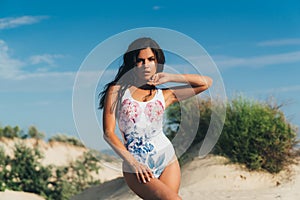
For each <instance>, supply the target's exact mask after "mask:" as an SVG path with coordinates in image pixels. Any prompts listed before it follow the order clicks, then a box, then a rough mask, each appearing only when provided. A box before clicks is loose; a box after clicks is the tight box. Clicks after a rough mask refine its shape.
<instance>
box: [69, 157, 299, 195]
mask: <svg viewBox="0 0 300 200" xmlns="http://www.w3.org/2000/svg"><path fill="white" fill-rule="evenodd" d="M226 163H227V160H226V159H225V158H223V157H218V156H208V157H207V158H205V159H194V160H193V161H191V162H189V163H188V164H186V165H185V166H183V167H182V182H181V187H180V196H181V197H182V198H183V199H185V200H190V199H208V200H210V199H211V200H216V199H220V200H222V199H232V200H238V199H239V200H240V199H247V200H252V199H262V200H271V199H274V200H275V199H276V200H278V199H284V200H297V199H299V198H300V165H292V166H290V168H289V169H287V170H284V171H282V172H281V173H279V174H276V175H272V174H270V173H267V172H249V171H248V170H246V169H245V168H243V167H241V166H240V165H234V164H226ZM85 199H87V200H100V199H107V200H112V199H118V200H127V199H132V200H138V199H140V198H138V197H137V196H136V195H135V194H133V192H131V191H130V190H129V188H128V187H127V186H126V184H125V182H124V180H123V179H122V178H118V179H115V180H112V181H109V182H106V183H104V184H102V185H100V186H96V187H92V188H89V189H87V190H85V191H84V192H82V193H81V194H79V195H77V196H75V197H73V198H72V200H85Z"/></svg>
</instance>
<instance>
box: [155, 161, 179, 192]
mask: <svg viewBox="0 0 300 200" xmlns="http://www.w3.org/2000/svg"><path fill="white" fill-rule="evenodd" d="M159 180H161V181H162V182H163V183H164V184H166V185H167V186H168V187H169V188H170V189H172V190H173V191H174V192H175V193H178V191H179V186H180V180H181V173H180V166H179V163H178V160H177V159H176V160H174V161H172V162H171V163H170V164H169V165H168V166H167V167H166V168H165V170H164V171H163V173H162V174H161V175H160V177H159Z"/></svg>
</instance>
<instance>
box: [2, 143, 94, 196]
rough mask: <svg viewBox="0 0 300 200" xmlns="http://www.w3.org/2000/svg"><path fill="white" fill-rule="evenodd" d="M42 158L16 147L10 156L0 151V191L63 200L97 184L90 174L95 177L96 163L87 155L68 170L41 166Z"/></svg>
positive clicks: (21, 145) (64, 167)
mask: <svg viewBox="0 0 300 200" xmlns="http://www.w3.org/2000/svg"><path fill="white" fill-rule="evenodd" d="M42 158H43V155H42V154H41V153H40V151H39V150H38V149H37V148H35V149H32V148H30V147H26V146H25V145H23V144H16V145H15V150H14V155H13V156H12V157H9V156H6V155H5V153H4V151H3V150H2V149H0V191H4V190H5V189H9V190H14V191H24V192H31V193H35V194H38V195H41V196H43V197H45V198H46V199H47V200H57V199H59V200H67V199H70V197H72V196H74V195H76V194H78V193H79V192H81V191H82V190H84V189H85V188H87V187H89V186H92V185H95V184H99V183H100V182H99V181H98V180H94V179H93V176H92V173H98V171H99V169H100V167H99V162H98V159H96V158H95V157H94V156H93V154H92V153H91V152H86V153H85V154H84V155H83V157H82V158H79V159H78V160H76V161H75V162H72V163H70V164H69V165H68V166H63V167H55V166H43V165H42V164H41V159H42Z"/></svg>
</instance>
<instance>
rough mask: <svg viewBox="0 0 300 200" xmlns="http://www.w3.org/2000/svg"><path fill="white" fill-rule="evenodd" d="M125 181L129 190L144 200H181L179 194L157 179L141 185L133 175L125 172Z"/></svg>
mask: <svg viewBox="0 0 300 200" xmlns="http://www.w3.org/2000/svg"><path fill="white" fill-rule="evenodd" d="M123 175H124V178H125V181H126V183H127V185H128V186H129V188H130V189H131V190H132V191H133V192H135V193H136V194H137V195H138V196H139V197H141V198H142V199H149V200H150V199H162V200H177V199H181V198H180V197H179V196H178V195H177V193H175V192H174V191H173V190H172V189H170V188H169V187H168V186H167V185H166V184H164V183H163V182H162V181H160V180H159V179H157V178H152V179H151V180H150V181H149V182H147V183H140V182H139V181H138V180H137V177H136V175H135V174H133V173H128V172H123Z"/></svg>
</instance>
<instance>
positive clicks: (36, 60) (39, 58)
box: [29, 54, 64, 66]
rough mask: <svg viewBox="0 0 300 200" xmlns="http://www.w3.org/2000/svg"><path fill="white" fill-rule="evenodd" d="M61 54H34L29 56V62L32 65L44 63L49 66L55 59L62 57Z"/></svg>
mask: <svg viewBox="0 0 300 200" xmlns="http://www.w3.org/2000/svg"><path fill="white" fill-rule="evenodd" d="M63 57H64V56H63V55H60V54H54V55H51V54H43V55H34V56H31V57H30V58H29V62H30V63H31V64H33V65H36V64H40V63H46V64H48V65H50V66H52V65H54V63H55V59H58V58H63Z"/></svg>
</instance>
